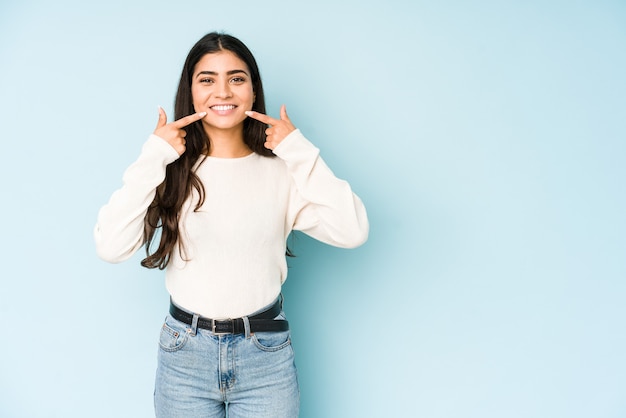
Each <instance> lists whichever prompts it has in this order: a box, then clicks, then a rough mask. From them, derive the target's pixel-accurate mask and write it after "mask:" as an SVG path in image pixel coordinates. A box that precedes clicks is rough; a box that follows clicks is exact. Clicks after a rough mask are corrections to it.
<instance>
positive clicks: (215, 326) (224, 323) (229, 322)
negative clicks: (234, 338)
mask: <svg viewBox="0 0 626 418" xmlns="http://www.w3.org/2000/svg"><path fill="white" fill-rule="evenodd" d="M220 328H221V329H220ZM224 328H228V329H229V330H230V331H224V330H223V329H224ZM211 332H212V333H213V334H215V335H226V334H233V333H234V332H235V321H233V319H232V318H227V319H217V320H215V319H211Z"/></svg>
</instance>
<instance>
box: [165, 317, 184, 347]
mask: <svg viewBox="0 0 626 418" xmlns="http://www.w3.org/2000/svg"><path fill="white" fill-rule="evenodd" d="M188 339H189V334H188V333H187V330H186V329H185V328H183V327H178V326H176V324H174V323H172V321H171V320H170V319H169V317H168V318H166V319H165V322H164V323H163V326H162V327H161V335H160V336H159V347H161V349H162V350H163V351H168V352H173V351H178V350H180V349H181V348H183V347H184V346H185V343H186V342H187V340H188Z"/></svg>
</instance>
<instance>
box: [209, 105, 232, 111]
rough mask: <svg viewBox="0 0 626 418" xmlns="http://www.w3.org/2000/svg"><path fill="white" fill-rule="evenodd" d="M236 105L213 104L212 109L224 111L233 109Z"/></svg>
mask: <svg viewBox="0 0 626 418" xmlns="http://www.w3.org/2000/svg"><path fill="white" fill-rule="evenodd" d="M236 107H237V106H235V105H215V106H211V109H212V110H217V111H220V112H223V111H225V110H233V109H234V108H236Z"/></svg>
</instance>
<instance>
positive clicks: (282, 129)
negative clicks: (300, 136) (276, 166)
mask: <svg viewBox="0 0 626 418" xmlns="http://www.w3.org/2000/svg"><path fill="white" fill-rule="evenodd" d="M246 115H248V116H249V117H251V118H252V119H256V120H258V121H259V122H263V123H266V124H268V125H270V126H269V127H268V128H267V129H266V130H265V135H267V140H266V142H265V148H269V149H271V150H273V149H274V148H276V147H277V146H278V144H280V143H281V142H282V141H283V139H285V138H286V137H287V135H289V134H290V133H291V132H293V131H295V130H296V127H295V126H293V124H292V123H291V121H290V120H289V117H288V116H287V109H286V108H285V105H282V106H281V107H280V119H274V118H272V117H270V116H267V115H264V114H263V113H259V112H254V111H247V112H246Z"/></svg>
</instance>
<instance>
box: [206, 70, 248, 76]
mask: <svg viewBox="0 0 626 418" xmlns="http://www.w3.org/2000/svg"><path fill="white" fill-rule="evenodd" d="M238 73H244V74H245V75H247V76H249V74H248V73H247V72H246V71H244V70H230V71H226V75H233V74H238ZM218 74H219V73H217V72H216V71H208V70H205V71H200V72H199V73H198V74H197V75H196V78H197V77H200V76H201V75H218Z"/></svg>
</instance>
